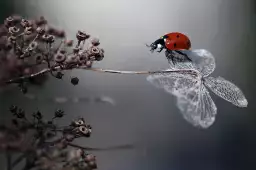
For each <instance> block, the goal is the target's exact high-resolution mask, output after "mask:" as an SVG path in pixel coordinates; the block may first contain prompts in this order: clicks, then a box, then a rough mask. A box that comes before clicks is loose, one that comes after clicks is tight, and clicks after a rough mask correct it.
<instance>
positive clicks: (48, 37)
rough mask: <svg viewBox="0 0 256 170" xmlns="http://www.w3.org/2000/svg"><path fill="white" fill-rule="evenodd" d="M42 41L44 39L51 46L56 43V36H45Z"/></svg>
mask: <svg viewBox="0 0 256 170" xmlns="http://www.w3.org/2000/svg"><path fill="white" fill-rule="evenodd" d="M42 39H43V40H44V41H45V42H46V43H49V44H51V43H54V41H55V36H53V35H49V34H44V35H43V36H42Z"/></svg>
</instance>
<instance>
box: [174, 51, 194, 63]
mask: <svg viewBox="0 0 256 170" xmlns="http://www.w3.org/2000/svg"><path fill="white" fill-rule="evenodd" d="M175 52H176V53H178V54H180V55H182V56H184V57H185V58H186V59H187V60H188V61H190V62H191V61H192V60H191V59H190V58H189V57H188V55H187V54H185V53H183V52H181V51H179V50H175Z"/></svg>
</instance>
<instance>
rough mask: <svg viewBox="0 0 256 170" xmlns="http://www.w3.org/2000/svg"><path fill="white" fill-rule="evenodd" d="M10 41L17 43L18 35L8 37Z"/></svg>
mask: <svg viewBox="0 0 256 170" xmlns="http://www.w3.org/2000/svg"><path fill="white" fill-rule="evenodd" d="M8 42H9V43H11V44H15V43H16V37H15V36H12V35H11V36H10V37H9V38H8Z"/></svg>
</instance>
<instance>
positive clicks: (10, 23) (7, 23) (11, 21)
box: [4, 16, 14, 28]
mask: <svg viewBox="0 0 256 170" xmlns="http://www.w3.org/2000/svg"><path fill="white" fill-rule="evenodd" d="M4 25H5V26H6V27H7V28H8V27H11V26H13V25H14V19H13V17H12V16H9V17H8V18H6V19H5V21H4Z"/></svg>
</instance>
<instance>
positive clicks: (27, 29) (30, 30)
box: [24, 27, 33, 35]
mask: <svg viewBox="0 0 256 170" xmlns="http://www.w3.org/2000/svg"><path fill="white" fill-rule="evenodd" d="M32 32H33V29H32V27H25V30H24V34H25V35H30V34H32Z"/></svg>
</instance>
